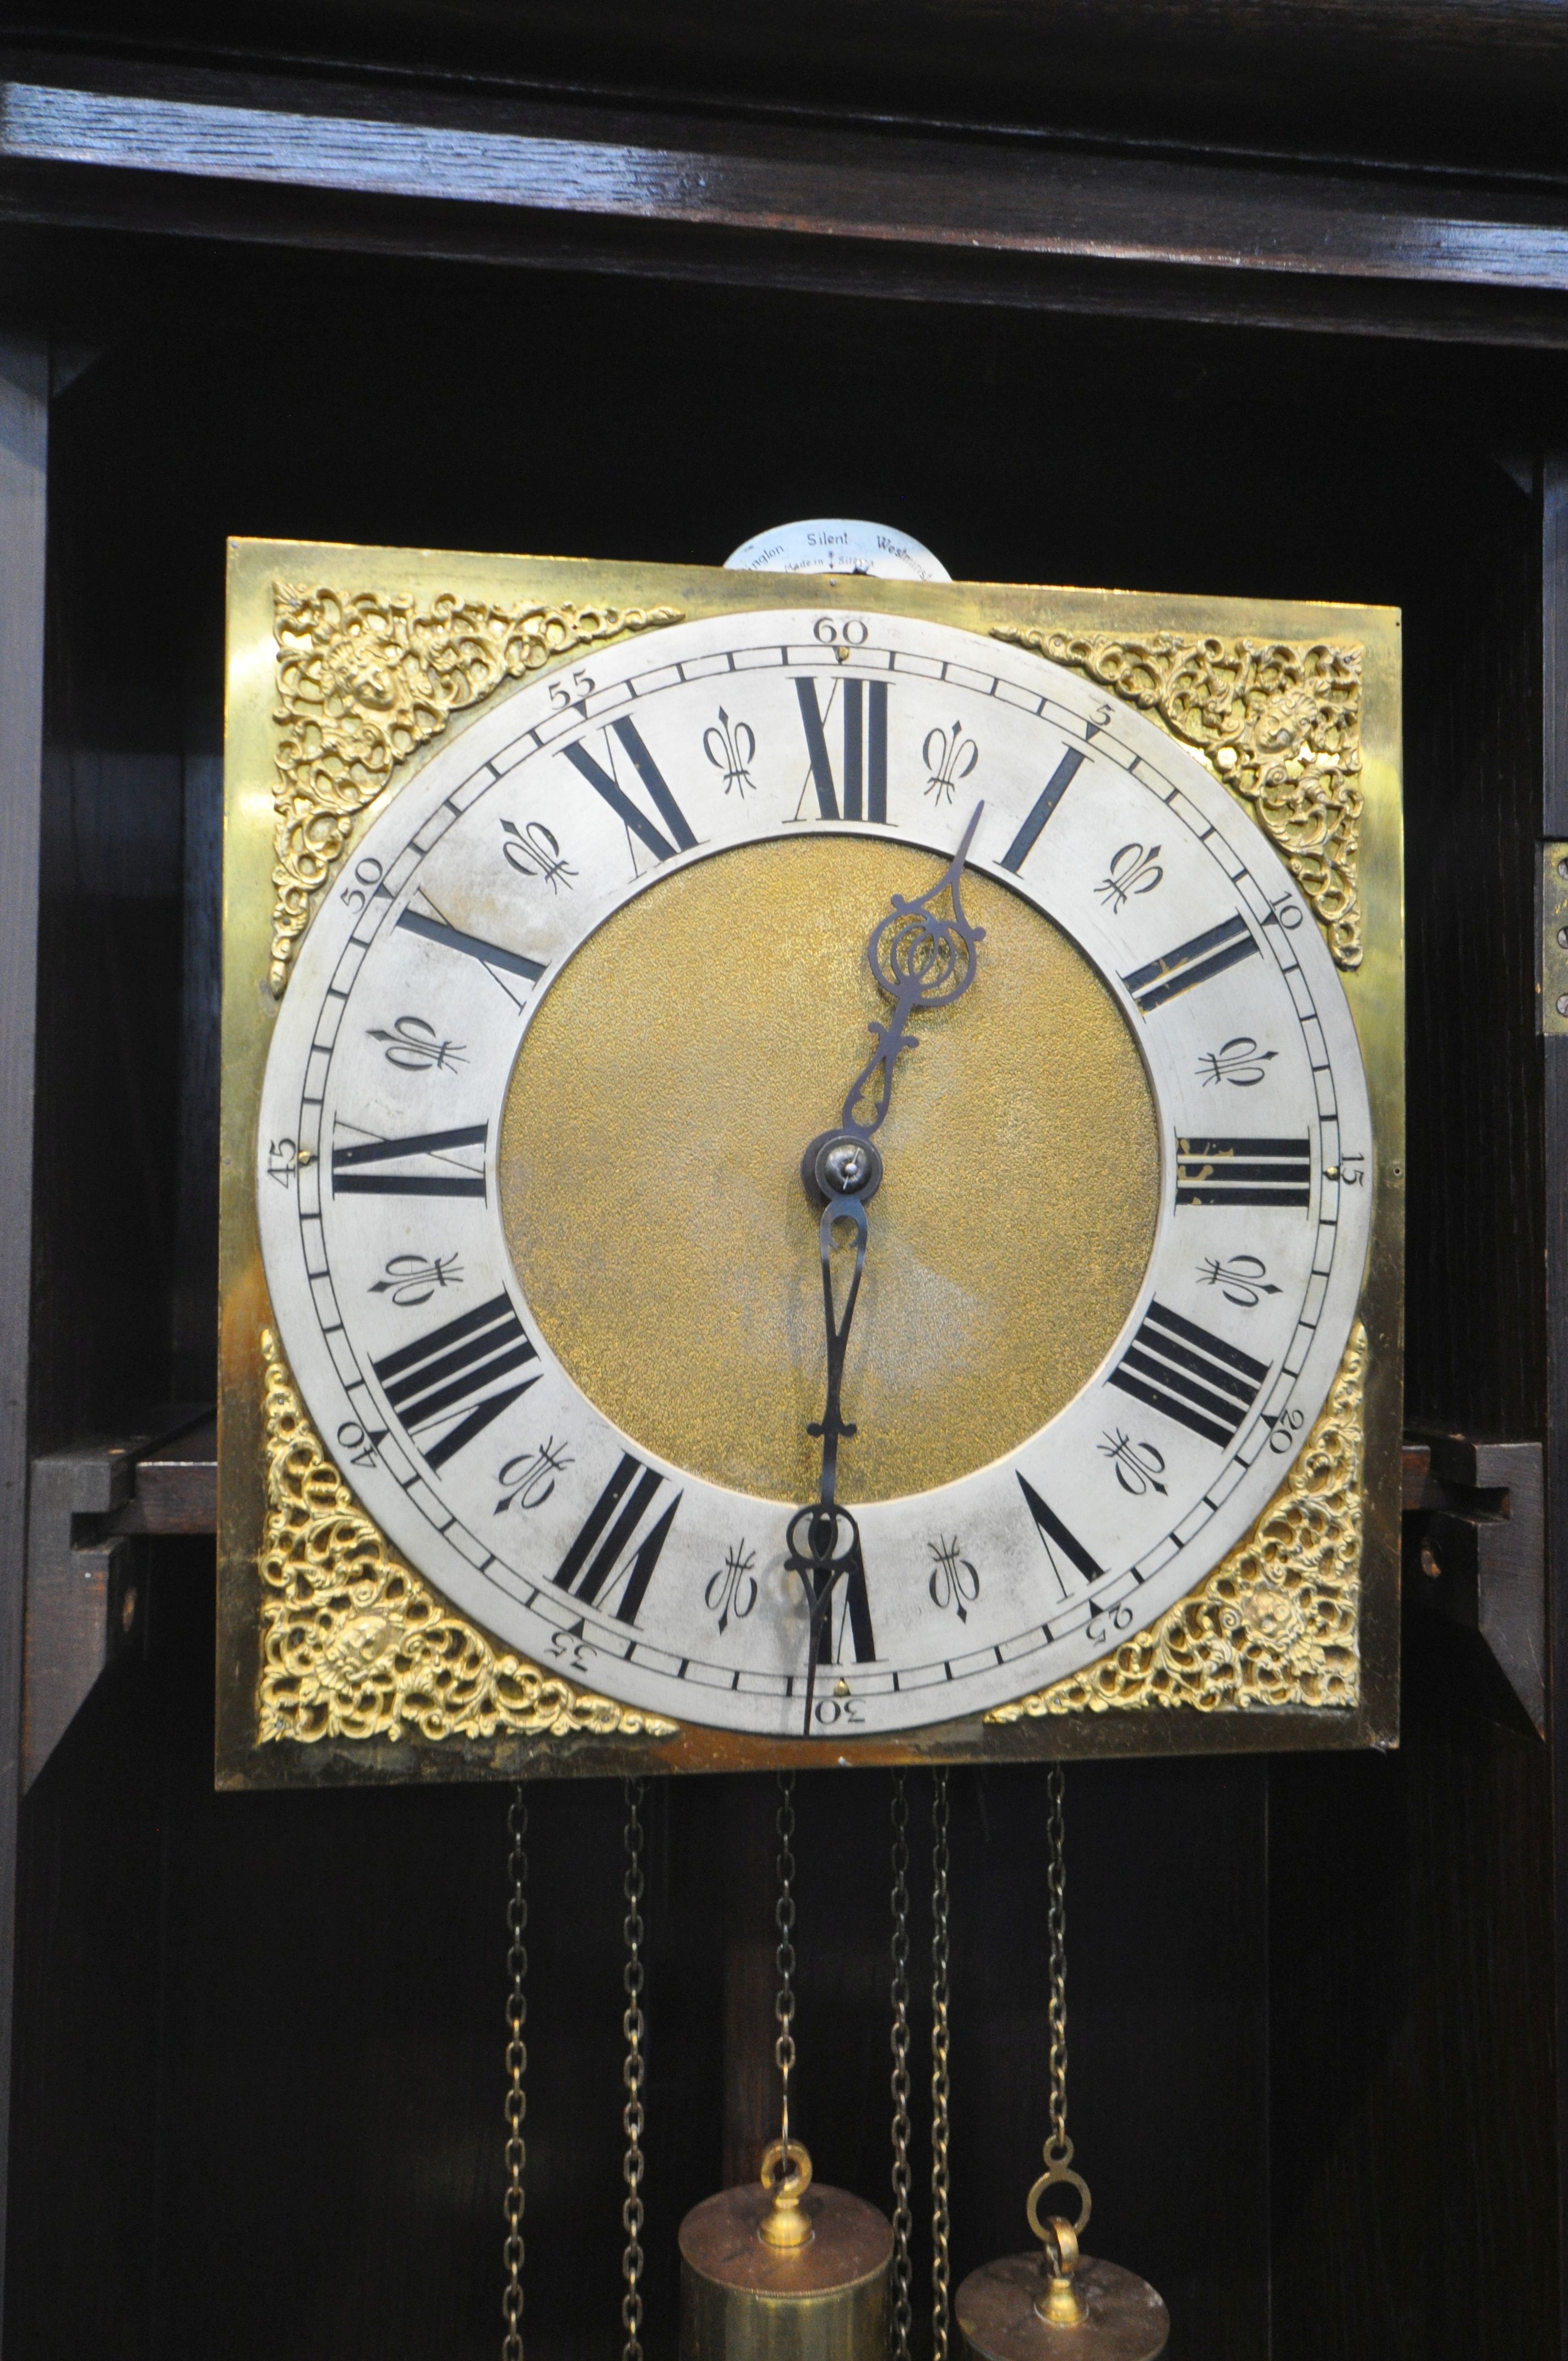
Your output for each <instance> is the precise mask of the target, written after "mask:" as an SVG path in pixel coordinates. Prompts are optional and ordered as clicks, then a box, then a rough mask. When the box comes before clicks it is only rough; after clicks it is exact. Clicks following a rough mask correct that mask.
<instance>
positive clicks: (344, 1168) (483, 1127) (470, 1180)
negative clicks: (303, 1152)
mask: <svg viewBox="0 0 1568 2361" xmlns="http://www.w3.org/2000/svg"><path fill="white" fill-rule="evenodd" d="M489 1130H490V1126H489V1125H488V1123H466V1124H461V1125H459V1126H458V1127H457V1129H456V1130H455V1131H416V1132H413V1133H411V1135H410V1137H408V1138H407V1139H360V1140H356V1141H355V1143H354V1145H353V1147H352V1148H334V1149H333V1151H332V1186H333V1193H334V1196H338V1197H350V1196H359V1197H482V1196H483V1195H484V1193H485V1175H484V1172H483V1170H480V1171H478V1172H475V1171H473V1170H471V1169H470V1168H469V1167H468V1166H467V1165H466V1164H458V1163H456V1162H455V1161H452V1162H448V1161H446V1160H445V1159H448V1158H449V1157H450V1156H451V1152H452V1150H453V1149H454V1148H480V1149H482V1148H484V1145H485V1142H486V1140H487V1139H488V1137H489ZM427 1157H428V1158H429V1159H431V1161H432V1162H433V1163H436V1164H438V1165H439V1166H440V1167H441V1169H440V1170H438V1171H435V1172H380V1171H375V1170H370V1169H369V1168H371V1167H372V1166H376V1165H381V1164H402V1163H412V1162H414V1161H415V1160H416V1159H422V1158H427Z"/></svg>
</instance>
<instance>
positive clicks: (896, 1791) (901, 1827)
mask: <svg viewBox="0 0 1568 2361" xmlns="http://www.w3.org/2000/svg"><path fill="white" fill-rule="evenodd" d="M892 2039H893V2361H909V2322H910V2307H909V2231H910V2213H909V1798H908V1795H907V1794H906V1793H905V1775H904V1773H903V1772H902V1771H895V1772H894V1774H893V2037H892Z"/></svg>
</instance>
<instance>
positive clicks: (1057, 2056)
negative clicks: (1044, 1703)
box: [1045, 1763, 1072, 2172]
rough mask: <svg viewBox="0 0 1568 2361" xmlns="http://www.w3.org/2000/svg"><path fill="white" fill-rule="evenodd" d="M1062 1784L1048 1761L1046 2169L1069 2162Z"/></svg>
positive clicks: (1059, 1774) (1057, 1768)
mask: <svg viewBox="0 0 1568 2361" xmlns="http://www.w3.org/2000/svg"><path fill="white" fill-rule="evenodd" d="M1065 1784H1066V1782H1065V1780H1064V1778H1063V1774H1062V1767H1061V1764H1060V1763H1052V1764H1051V1767H1050V1770H1049V1772H1048V1773H1047V1778H1046V1797H1047V1806H1048V1810H1047V1823H1046V1831H1047V1838H1048V1840H1049V1843H1050V1853H1051V1862H1050V1870H1049V1872H1048V1878H1049V1883H1048V1891H1049V1894H1050V1904H1049V1909H1048V1912H1047V1927H1048V1929H1049V1934H1050V1953H1051V1956H1050V1982H1051V1998H1050V2028H1051V2061H1050V2062H1051V2136H1050V2137H1049V2139H1048V2140H1047V2142H1046V2150H1045V2154H1046V2168H1047V2171H1051V2172H1054V2171H1056V2170H1057V2169H1058V2167H1059V2166H1065V2165H1068V2164H1070V2163H1071V2161H1072V2142H1071V2141H1070V2140H1069V2137H1068V2136H1067V1852H1066V1847H1065V1844H1064V1841H1063V1824H1062V1795H1063V1791H1064V1787H1065Z"/></svg>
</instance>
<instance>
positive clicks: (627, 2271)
mask: <svg viewBox="0 0 1568 2361" xmlns="http://www.w3.org/2000/svg"><path fill="white" fill-rule="evenodd" d="M625 1846H626V1883H625V1888H624V1891H625V1894H626V1972H625V1974H624V1976H623V1977H622V1979H621V1982H623V1984H624V1985H625V1988H626V2014H625V2015H624V2016H623V2017H622V2019H621V2030H622V2032H623V2033H624V2035H625V2037H626V2063H625V2065H624V2066H623V2067H622V2068H621V2070H620V2079H621V2081H623V2082H624V2084H625V2085H626V2107H625V2111H624V2113H623V2114H622V2115H621V2123H622V2125H623V2126H624V2128H625V2132H626V2161H625V2164H624V2166H623V2167H622V2178H623V2179H624V2180H625V2182H626V2202H625V2204H624V2205H623V2206H622V2207H621V2209H620V2221H621V2226H622V2228H623V2229H624V2230H625V2232H626V2252H625V2254H624V2255H623V2257H621V2266H620V2269H621V2278H622V2280H623V2281H624V2283H625V2288H626V2292H625V2294H624V2295H623V2296H622V2298H621V2300H620V2323H621V2326H622V2327H623V2328H624V2329H625V2331H626V2342H625V2344H624V2345H622V2346H621V2356H622V2361H642V2078H643V2076H644V2074H645V2073H646V2071H647V2060H646V2059H644V2057H643V2055H642V2031H643V2026H642V1782H641V1779H628V1780H627V1782H626V1837H625Z"/></svg>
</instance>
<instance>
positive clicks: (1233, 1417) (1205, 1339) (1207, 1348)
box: [1110, 1303, 1268, 1444]
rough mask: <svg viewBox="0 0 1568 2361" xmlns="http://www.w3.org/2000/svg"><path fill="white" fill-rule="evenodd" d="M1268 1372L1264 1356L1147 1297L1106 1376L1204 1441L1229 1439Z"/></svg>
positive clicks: (1233, 1436)
mask: <svg viewBox="0 0 1568 2361" xmlns="http://www.w3.org/2000/svg"><path fill="white" fill-rule="evenodd" d="M1267 1375H1268V1364H1267V1363H1266V1361H1255V1360H1254V1359H1253V1357H1252V1355H1251V1354H1250V1353H1242V1352H1238V1351H1237V1349H1236V1347H1235V1345H1227V1344H1225V1343H1224V1341H1223V1338H1221V1337H1219V1336H1211V1335H1210V1334H1209V1332H1208V1330H1207V1329H1206V1328H1200V1327H1199V1325H1198V1323H1197V1322H1196V1321H1193V1320H1184V1319H1183V1318H1182V1317H1181V1314H1180V1313H1179V1312H1168V1311H1167V1310H1166V1308H1165V1306H1164V1304H1163V1303H1151V1304H1150V1305H1149V1308H1148V1311H1147V1312H1146V1313H1145V1315H1144V1320H1143V1323H1142V1325H1141V1326H1140V1327H1139V1330H1138V1333H1137V1334H1136V1335H1135V1337H1134V1339H1133V1341H1132V1344H1131V1345H1130V1346H1129V1348H1128V1350H1127V1353H1126V1356H1125V1357H1124V1360H1123V1361H1122V1362H1121V1363H1120V1365H1119V1366H1118V1367H1116V1368H1114V1369H1113V1370H1112V1372H1111V1378H1110V1382H1111V1384H1112V1385H1113V1386H1119V1387H1120V1388H1121V1389H1122V1391H1123V1392H1124V1394H1131V1395H1132V1397H1133V1400H1135V1401H1141V1402H1145V1403H1146V1404H1147V1406H1148V1407H1149V1409H1150V1410H1159V1411H1164V1412H1165V1415H1166V1416H1167V1418H1173V1419H1175V1421H1176V1422H1177V1424H1178V1425H1179V1426H1186V1427H1190V1429H1191V1431H1192V1433H1194V1434H1201V1435H1203V1436H1204V1437H1206V1439H1207V1440H1208V1441H1209V1442H1210V1443H1218V1444H1227V1443H1234V1441H1235V1438H1236V1434H1237V1433H1238V1431H1239V1429H1240V1427H1241V1422H1242V1421H1243V1419H1244V1418H1245V1416H1246V1414H1247V1412H1248V1411H1249V1410H1251V1408H1252V1406H1253V1404H1254V1402H1255V1400H1257V1397H1258V1394H1259V1392H1260V1391H1261V1389H1262V1386H1263V1381H1264V1379H1265V1378H1266V1377H1267Z"/></svg>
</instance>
